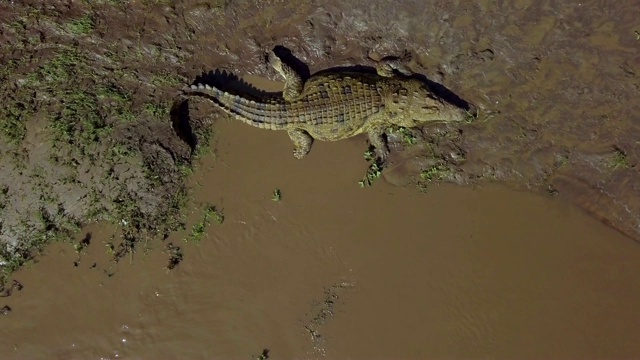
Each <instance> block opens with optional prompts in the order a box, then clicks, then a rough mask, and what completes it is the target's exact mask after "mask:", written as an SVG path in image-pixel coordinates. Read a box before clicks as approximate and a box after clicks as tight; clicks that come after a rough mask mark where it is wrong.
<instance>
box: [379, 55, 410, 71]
mask: <svg viewBox="0 0 640 360" xmlns="http://www.w3.org/2000/svg"><path fill="white" fill-rule="evenodd" d="M409 61H411V53H410V52H408V51H405V52H404V54H403V55H402V56H400V57H397V56H386V57H384V58H382V60H380V61H379V62H378V66H376V72H377V73H378V75H380V76H383V77H392V76H393V70H398V71H399V72H400V73H401V74H403V75H407V76H411V75H412V74H413V71H411V69H409V67H408V66H407V64H408V63H409Z"/></svg>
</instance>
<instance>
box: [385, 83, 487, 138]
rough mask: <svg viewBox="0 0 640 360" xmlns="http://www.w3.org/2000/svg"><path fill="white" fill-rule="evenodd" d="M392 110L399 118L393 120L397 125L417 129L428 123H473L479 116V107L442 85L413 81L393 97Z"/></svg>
mask: <svg viewBox="0 0 640 360" xmlns="http://www.w3.org/2000/svg"><path fill="white" fill-rule="evenodd" d="M392 102H393V105H392V107H395V108H397V109H398V110H401V111H398V114H399V116H397V117H395V118H393V119H392V122H393V123H394V124H395V125H398V126H403V127H415V126H420V125H424V123H427V122H459V121H461V122H472V121H473V120H474V119H475V118H476V117H477V115H478V111H477V108H476V106H475V105H473V104H471V103H469V102H467V101H464V100H462V99H460V98H459V97H458V96H456V95H455V94H453V93H452V92H451V91H449V90H447V89H446V88H445V87H444V86H442V85H439V84H435V83H434V84H427V83H425V82H423V81H418V80H415V81H411V82H410V83H408V84H407V86H404V87H403V88H402V89H400V90H399V91H397V92H396V93H395V94H393V96H392Z"/></svg>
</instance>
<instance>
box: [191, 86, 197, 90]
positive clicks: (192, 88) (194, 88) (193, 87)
mask: <svg viewBox="0 0 640 360" xmlns="http://www.w3.org/2000/svg"><path fill="white" fill-rule="evenodd" d="M190 88H191V90H198V85H191V86H190Z"/></svg>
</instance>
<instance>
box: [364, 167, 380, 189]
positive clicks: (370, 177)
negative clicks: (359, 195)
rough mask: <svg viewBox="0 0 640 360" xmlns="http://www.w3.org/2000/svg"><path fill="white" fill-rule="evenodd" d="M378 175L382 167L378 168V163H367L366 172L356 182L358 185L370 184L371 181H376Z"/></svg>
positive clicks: (365, 185) (371, 183) (366, 185)
mask: <svg viewBox="0 0 640 360" xmlns="http://www.w3.org/2000/svg"><path fill="white" fill-rule="evenodd" d="M380 175H382V169H381V168H380V165H378V164H377V163H375V162H374V163H372V164H371V165H369V168H368V169H367V173H366V174H365V176H364V178H363V179H362V180H360V181H358V184H359V185H360V187H368V186H372V185H373V182H374V181H376V180H377V179H378V178H379V177H380Z"/></svg>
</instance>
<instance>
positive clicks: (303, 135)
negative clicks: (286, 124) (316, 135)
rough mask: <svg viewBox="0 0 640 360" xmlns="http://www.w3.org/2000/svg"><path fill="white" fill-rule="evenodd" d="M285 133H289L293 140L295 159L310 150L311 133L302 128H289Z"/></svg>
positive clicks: (303, 155)
mask: <svg viewBox="0 0 640 360" xmlns="http://www.w3.org/2000/svg"><path fill="white" fill-rule="evenodd" d="M287 133H289V138H291V141H293V145H294V149H293V156H295V158H296V159H302V158H304V157H305V156H307V154H308V153H309V151H311V144H313V138H312V137H311V135H309V133H308V132H306V131H304V130H302V129H291V130H288V131H287Z"/></svg>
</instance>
